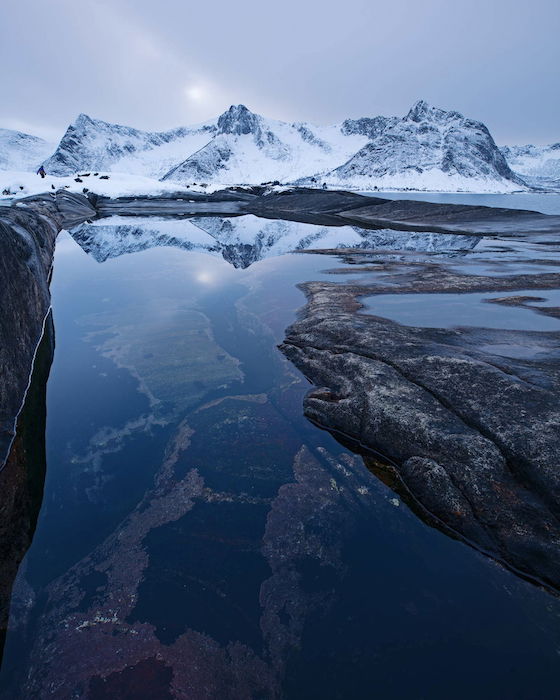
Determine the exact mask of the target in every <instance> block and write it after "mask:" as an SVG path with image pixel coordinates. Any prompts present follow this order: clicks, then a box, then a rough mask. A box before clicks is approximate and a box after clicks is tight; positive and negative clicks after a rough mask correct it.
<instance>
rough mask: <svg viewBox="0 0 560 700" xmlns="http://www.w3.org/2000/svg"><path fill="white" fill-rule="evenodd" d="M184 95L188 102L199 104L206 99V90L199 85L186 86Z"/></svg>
mask: <svg viewBox="0 0 560 700" xmlns="http://www.w3.org/2000/svg"><path fill="white" fill-rule="evenodd" d="M185 94H186V96H187V97H188V98H189V100H193V101H194V102H201V101H202V100H204V98H205V97H206V90H204V88H203V87H201V86H200V85H187V87H186V88H185Z"/></svg>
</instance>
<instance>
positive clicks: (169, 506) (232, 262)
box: [1, 216, 560, 698]
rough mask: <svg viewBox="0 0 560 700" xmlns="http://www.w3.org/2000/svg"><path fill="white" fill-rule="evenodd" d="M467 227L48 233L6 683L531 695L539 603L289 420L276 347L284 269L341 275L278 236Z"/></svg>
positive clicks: (453, 243)
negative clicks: (32, 497)
mask: <svg viewBox="0 0 560 700" xmlns="http://www.w3.org/2000/svg"><path fill="white" fill-rule="evenodd" d="M478 241H479V239H478V238H475V237H465V236H459V235H457V236H455V235H442V234H417V233H403V232H397V231H388V230H379V231H366V230H364V229H359V228H354V227H339V228H334V227H324V226H315V225H311V224H301V223H294V222H286V221H268V220H258V219H256V218H255V217H253V216H244V217H236V218H217V217H213V218H206V219H203V218H195V219H189V220H172V221H164V220H140V219H117V220H116V221H115V220H101V221H98V222H95V223H93V224H84V225H83V226H80V227H79V228H78V229H76V230H75V231H73V232H72V238H70V236H68V235H62V236H61V237H60V240H59V245H58V250H57V255H56V260H55V268H54V269H55V273H54V279H53V284H52V292H53V309H54V320H55V326H56V338H57V347H56V352H55V360H54V364H53V368H52V373H51V377H50V380H49V385H48V425H47V463H48V472H47V481H46V488H45V496H44V502H43V508H42V511H41V514H40V518H39V522H38V527H37V531H36V534H35V538H34V541H33V543H32V545H31V548H30V550H29V552H28V555H27V557H26V560H25V563H24V565H23V566H22V567H21V568H20V572H19V574H18V579H17V581H16V585H15V592H14V596H13V599H12V609H11V623H10V631H9V634H8V638H7V645H6V652H5V656H4V663H3V667H2V676H1V680H2V686H3V688H5V689H7V690H6V697H34V698H43V697H60V698H70V697H89V698H109V697H110V698H116V697H123V698H127V697H130V698H141V697H150V698H165V697H178V698H182V697H185V698H187V697H188V698H199V697H200V698H202V697H207V698H230V697H231V698H258V697H260V698H274V697H288V698H300V697H305V698H313V697H321V698H337V697H340V698H342V697H356V698H359V697H364V698H365V697H371V695H372V694H375V695H379V697H382V698H409V697H419V696H423V697H430V698H447V697H449V692H450V691H449V687H450V686H451V684H453V691H452V693H453V695H454V697H460V698H470V697H473V696H474V695H476V696H477V697H480V698H494V697H497V696H498V695H500V694H505V695H508V696H514V695H516V694H517V695H516V696H517V697H531V693H532V692H533V690H534V688H535V679H536V678H538V679H539V689H543V690H544V695H545V696H546V695H547V692H548V691H550V692H552V688H553V687H554V688H555V687H556V684H557V682H558V680H560V678H559V675H560V674H559V673H558V670H557V649H558V648H559V646H560V630H559V628H558V625H557V624H556V623H555V618H557V617H558V615H559V614H560V606H559V605H558V601H557V600H555V599H553V598H551V597H550V596H549V595H547V594H546V593H544V592H543V591H541V590H539V589H538V588H536V587H533V586H531V585H529V584H527V583H526V582H524V581H522V580H520V579H518V578H516V577H515V576H514V575H513V574H511V573H510V572H508V571H506V570H504V569H502V568H500V567H498V566H496V565H495V564H494V563H493V562H491V561H490V560H488V559H486V558H484V557H482V556H481V555H479V554H478V553H477V552H475V551H474V550H472V549H470V548H468V547H466V546H464V545H462V544H460V543H458V542H456V541H453V540H451V539H449V538H447V537H446V536H444V535H443V534H442V533H440V532H438V531H436V530H434V529H432V528H430V527H428V526H427V525H426V524H424V523H423V522H421V521H420V520H419V519H418V518H417V517H416V516H415V515H414V514H413V513H412V512H411V511H409V509H408V507H407V506H406V505H405V504H404V503H403V502H402V501H401V500H400V498H398V497H397V496H396V494H395V493H394V492H393V491H392V490H390V489H389V488H388V487H387V486H386V485H385V484H384V483H382V481H380V480H379V479H378V478H376V476H375V475H374V474H373V473H372V471H370V470H368V469H367V468H366V467H365V466H364V463H363V461H362V459H361V457H360V456H358V455H356V454H353V453H352V452H351V451H349V450H348V449H346V448H345V447H344V446H342V445H341V444H339V443H338V442H337V441H336V440H335V439H334V438H333V437H332V436H331V435H330V434H329V433H327V432H323V431H320V430H318V429H317V428H316V427H315V426H313V425H311V424H310V423H309V422H308V421H306V420H305V419H304V417H303V415H302V400H303V397H304V395H305V393H306V391H307V389H308V387H309V385H308V383H307V381H306V380H305V378H304V377H303V376H302V375H301V374H300V373H299V372H298V371H297V370H296V369H295V368H294V367H293V366H292V365H291V364H290V363H288V362H287V361H286V360H285V358H284V357H283V356H282V355H281V354H280V353H279V351H278V350H277V347H276V345H277V343H278V342H280V341H281V340H282V339H283V334H284V329H285V328H286V327H287V326H288V325H289V324H290V323H291V322H292V321H293V319H294V317H295V314H296V312H297V309H298V308H299V307H301V305H302V304H303V303H304V298H303V295H302V293H301V292H300V291H299V290H298V289H297V287H296V284H297V283H299V282H302V281H304V280H309V279H329V280H330V281H332V282H337V281H338V280H341V279H342V278H343V277H344V274H338V275H333V274H330V273H329V272H326V271H325V268H328V267H329V266H333V265H334V264H335V262H336V263H337V264H338V267H339V269H342V271H343V272H344V273H351V272H352V264H351V263H343V262H342V261H341V260H339V259H338V257H337V258H336V259H333V258H327V257H325V256H324V255H312V254H310V255H292V254H289V251H291V250H304V249H313V248H328V249H330V248H337V247H339V248H345V249H346V248H351V247H359V248H381V249H383V250H387V251H392V253H391V255H392V256H396V255H400V253H401V251H405V253H404V255H405V257H406V251H412V252H414V253H415V254H416V253H417V254H420V255H421V254H424V253H426V254H430V255H433V254H436V255H439V254H441V255H446V254H447V253H449V254H450V255H453V256H455V255H457V254H461V251H468V250H472V249H474V247H475V246H476V245H477V243H478ZM76 243H78V244H79V246H78V245H76ZM84 251H85V253H84ZM139 251H142V252H139ZM133 252H134V253H138V254H135V255H125V254H126V253H133ZM86 253H87V254H86ZM100 262H102V263H103V264H101V265H100V264H98V263H100ZM371 274H376V273H375V272H372V273H371ZM379 274H384V273H383V271H382V270H380V272H379ZM436 658H437V660H438V664H437V672H436V671H434V659H436ZM518 659H523V663H517V662H516V661H517V660H518ZM473 668H475V669H476V673H472V669H473ZM403 669H405V670H406V672H403ZM465 669H469V671H468V672H465ZM419 689H420V690H419ZM542 695H543V693H541V696H542Z"/></svg>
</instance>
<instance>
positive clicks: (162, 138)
mask: <svg viewBox="0 0 560 700" xmlns="http://www.w3.org/2000/svg"><path fill="white" fill-rule="evenodd" d="M215 130H216V126H215V125H214V124H213V123H212V122H209V123H208V124H201V125H199V126H194V127H179V128H178V129H172V130H171V131H162V132H149V131H140V130H138V129H133V128H131V127H128V126H121V125H119V124H109V123H108V122H104V121H101V120H100V119H92V118H91V117H88V116H87V114H80V115H79V117H78V118H77V119H76V121H75V122H74V123H73V124H71V125H70V126H69V127H68V129H67V130H66V133H65V134H64V136H63V137H62V140H61V141H60V143H59V144H58V147H57V149H56V150H55V152H54V153H53V155H52V156H51V157H50V158H49V159H48V160H47V161H46V163H45V169H46V170H47V172H48V173H51V174H53V175H72V174H73V173H76V172H79V171H83V170H97V171H103V172H106V171H113V172H124V173H131V174H134V175H144V176H147V177H155V178H160V177H162V176H163V175H165V173H166V172H167V171H168V170H169V168H171V167H172V166H173V165H176V164H177V162H178V160H179V159H180V158H181V157H182V156H183V155H184V154H185V153H193V152H194V151H196V150H198V149H199V148H201V147H202V146H204V145H205V144H206V143H208V141H209V140H210V139H211V138H212V136H213V135H214V132H215Z"/></svg>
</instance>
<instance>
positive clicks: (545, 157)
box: [500, 143, 560, 188]
mask: <svg viewBox="0 0 560 700" xmlns="http://www.w3.org/2000/svg"><path fill="white" fill-rule="evenodd" d="M500 151H501V152H502V155H503V156H504V157H505V159H506V160H507V162H508V164H509V166H510V168H511V169H512V170H513V171H514V172H516V173H518V174H519V175H521V177H522V178H523V179H525V180H527V181H528V182H529V183H530V184H531V185H534V186H544V187H546V186H553V187H556V188H560V143H552V144H550V145H549V146H532V145H528V146H503V147H502V148H500Z"/></svg>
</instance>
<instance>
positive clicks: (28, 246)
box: [0, 191, 96, 468]
mask: <svg viewBox="0 0 560 700" xmlns="http://www.w3.org/2000/svg"><path fill="white" fill-rule="evenodd" d="M95 215H96V213H95V210H94V209H93V208H92V207H91V205H90V204H89V202H88V200H87V199H86V198H85V197H83V196H82V195H77V194H71V193H68V192H64V191H63V192H60V193H57V194H56V195H55V194H53V195H43V196H39V197H31V198H29V199H24V200H20V201H19V202H18V203H17V204H16V205H14V206H11V207H0V297H1V299H2V313H1V314H0V395H1V396H2V401H1V402H0V468H1V467H2V466H3V465H4V463H5V461H6V459H7V457H8V453H9V449H10V446H11V444H12V441H13V439H14V434H15V425H16V420H17V416H18V414H19V412H20V410H21V409H22V408H23V403H24V398H25V394H26V390H27V387H28V385H29V381H30V377H31V370H32V367H33V359H34V357H35V352H36V349H37V347H38V346H39V342H40V340H41V337H42V335H43V332H44V329H45V324H46V320H47V315H48V312H49V310H50V293H49V280H50V274H51V267H52V260H53V254H54V246H55V242H56V237H57V235H58V232H59V231H60V230H61V229H62V228H64V227H70V226H73V225H75V224H77V223H79V222H80V221H84V220H86V219H87V218H91V217H92V216H95Z"/></svg>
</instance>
